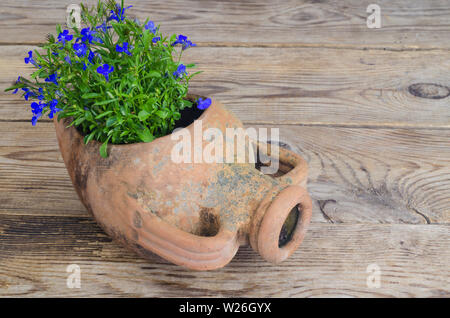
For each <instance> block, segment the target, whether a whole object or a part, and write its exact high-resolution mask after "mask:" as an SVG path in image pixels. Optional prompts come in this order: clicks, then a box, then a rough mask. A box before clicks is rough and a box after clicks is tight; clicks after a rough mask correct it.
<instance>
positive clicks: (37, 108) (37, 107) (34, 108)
mask: <svg viewBox="0 0 450 318" xmlns="http://www.w3.org/2000/svg"><path fill="white" fill-rule="evenodd" d="M46 106H47V104H44V103H42V102H39V103H36V102H33V103H31V112H32V113H33V115H34V116H33V117H32V118H31V124H32V125H33V126H36V123H37V120H38V118H39V117H41V116H42V110H43V109H44V107H46Z"/></svg>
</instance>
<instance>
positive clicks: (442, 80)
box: [0, 46, 450, 128]
mask: <svg viewBox="0 0 450 318" xmlns="http://www.w3.org/2000/svg"><path fill="white" fill-rule="evenodd" d="M29 48H30V47H27V46H8V47H4V46H3V47H0V68H1V69H2V73H1V74H0V120H18V119H25V120H29V119H30V118H31V115H30V110H29V103H26V102H24V101H23V100H22V99H21V98H19V96H15V95H11V93H10V92H8V93H5V92H3V90H4V89H5V88H6V87H8V86H9V85H10V84H11V82H12V81H14V80H15V79H16V78H17V76H18V75H19V74H22V75H23V74H29V73H30V70H31V69H30V68H28V67H27V66H25V64H24V63H23V55H24V52H26V51H27V50H28V49H29ZM186 53H187V55H186V57H185V59H184V60H185V61H193V62H195V63H197V65H198V66H199V69H200V70H203V71H204V73H202V74H200V75H199V76H198V77H196V78H195V79H194V80H193V81H192V86H191V87H192V91H194V92H198V93H202V94H205V95H209V96H213V97H214V98H217V99H218V100H220V101H223V102H224V103H225V104H226V105H227V106H228V107H229V108H230V109H231V110H233V111H234V112H235V113H236V114H237V115H238V116H239V117H240V118H241V119H242V120H243V121H245V122H250V123H280V124H303V125H336V124H337V125H341V126H348V127H355V126H377V127H437V128H442V127H446V128H450V108H449V101H450V59H449V55H448V54H447V53H444V52H441V51H431V52H389V51H386V52H385V51H377V50H368V51H358V50H336V49H322V48H304V49H297V48H194V49H191V50H187V51H186Z"/></svg>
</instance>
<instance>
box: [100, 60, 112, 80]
mask: <svg viewBox="0 0 450 318" xmlns="http://www.w3.org/2000/svg"><path fill="white" fill-rule="evenodd" d="M113 71H114V66H109V65H108V64H103V66H99V67H98V68H97V73H99V74H102V75H103V76H105V78H106V80H107V81H109V74H110V73H112V72H113Z"/></svg>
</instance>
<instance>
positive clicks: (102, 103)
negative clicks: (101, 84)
mask: <svg viewBox="0 0 450 318" xmlns="http://www.w3.org/2000/svg"><path fill="white" fill-rule="evenodd" d="M116 100H117V98H114V99H108V100H103V101H101V102H96V103H95V104H94V105H96V106H101V105H106V104H109V103H112V102H115V101H116Z"/></svg>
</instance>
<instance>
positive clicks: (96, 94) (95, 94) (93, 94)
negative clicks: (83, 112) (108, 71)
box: [81, 93, 103, 99]
mask: <svg viewBox="0 0 450 318" xmlns="http://www.w3.org/2000/svg"><path fill="white" fill-rule="evenodd" d="M101 96H103V95H101V94H98V93H87V94H84V95H83V96H81V98H84V99H89V98H96V97H101Z"/></svg>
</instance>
